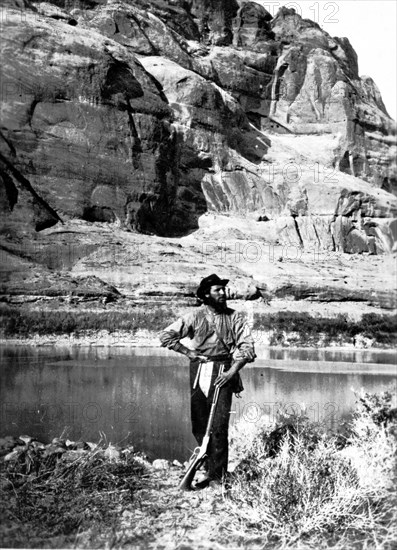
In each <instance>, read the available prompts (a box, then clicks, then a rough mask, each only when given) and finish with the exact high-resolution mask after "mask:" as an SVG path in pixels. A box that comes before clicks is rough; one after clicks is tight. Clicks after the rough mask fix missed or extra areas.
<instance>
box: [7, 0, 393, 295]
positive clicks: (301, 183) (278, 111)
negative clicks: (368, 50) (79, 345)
mask: <svg viewBox="0 0 397 550" xmlns="http://www.w3.org/2000/svg"><path fill="white" fill-rule="evenodd" d="M4 9H5V15H6V16H5V17H3V29H2V31H3V32H2V46H1V55H2V61H3V65H2V74H1V80H2V83H3V84H2V125H1V135H0V138H1V139H0V143H1V149H0V155H1V156H0V169H1V179H0V193H1V208H2V235H3V246H4V249H5V250H6V251H7V254H11V257H14V258H15V255H21V253H20V251H21V247H22V248H24V251H25V252H24V258H25V259H27V260H31V261H35V262H36V264H37V265H44V266H46V267H47V268H48V267H50V268H53V267H55V269H57V268H59V266H60V265H62V267H64V268H65V267H67V269H73V268H75V269H76V270H77V271H78V272H79V268H78V266H77V264H76V262H75V263H73V262H68V260H67V259H65V258H63V259H62V261H61V263H60V264H59V262H58V263H57V262H55V264H54V262H52V260H51V258H52V257H53V253H54V247H55V248H57V247H58V245H59V244H60V243H59V242H57V240H56V235H58V234H60V233H62V234H65V231H66V232H67V231H69V230H68V229H67V228H68V227H69V226H70V223H71V222H73V220H83V221H85V222H89V223H94V224H98V223H102V224H111V225H110V226H109V227H112V226H113V227H118V228H119V229H120V230H125V231H132V232H134V233H145V234H148V235H157V236H162V237H177V236H179V237H181V236H183V235H189V234H190V233H192V231H194V230H197V229H198V227H199V226H202V223H200V221H199V220H200V219H201V218H202V216H203V215H204V214H205V213H210V214H215V215H219V214H220V215H222V216H223V217H222V218H221V219H222V220H223V221H222V223H224V220H225V218H224V216H227V217H228V218H229V220H231V222H232V226H233V225H235V226H239V227H241V223H243V227H245V228H246V230H245V234H244V238H245V239H249V238H250V236H252V235H254V238H256V239H258V240H260V241H261V242H264V243H269V244H272V245H275V246H278V245H293V246H296V247H299V248H301V249H306V250H308V249H311V248H313V247H316V248H318V249H321V250H327V251H337V252H338V251H339V252H347V253H363V252H364V253H370V254H379V253H384V252H386V253H389V252H390V251H391V250H392V249H393V245H394V242H395V239H396V229H397V222H396V220H395V219H394V218H395V216H396V212H397V200H396V197H395V193H396V171H397V168H396V160H395V154H396V138H395V135H396V126H395V123H394V121H393V120H391V118H390V117H389V115H388V114H387V112H386V109H385V107H384V105H383V102H382V99H381V95H380V93H379V90H378V89H377V87H376V85H375V83H374V82H373V81H372V80H371V78H370V77H361V78H360V77H359V75H358V66H357V55H356V53H355V51H354V49H353V47H352V46H351V44H350V43H349V41H348V39H347V38H333V37H331V36H329V35H328V34H327V33H326V32H324V31H323V30H322V29H321V28H320V27H319V26H318V25H317V24H316V23H314V22H312V21H309V20H304V19H302V18H301V17H300V16H299V15H297V14H296V13H295V12H294V10H292V9H286V8H281V9H280V10H279V12H278V13H277V15H276V16H275V17H274V18H272V17H271V16H270V14H269V13H267V12H266V10H265V9H264V8H263V7H262V6H260V5H259V4H256V3H254V2H244V1H241V2H237V1H235V0H172V1H171V0H170V1H168V2H166V1H164V0H134V1H119V0H115V1H110V0H109V1H106V0H103V1H95V0H90V1H83V0H81V1H79V2H78V3H76V2H74V3H73V4H72V2H69V0H57V1H54V2H52V3H45V2H41V3H38V2H34V3H28V2H26V1H23V0H7V3H6V7H5V8H4ZM208 219H212V218H208ZM233 220H235V223H234V222H233ZM242 220H243V222H242ZM244 220H246V223H245V222H244ZM215 223H216V224H219V223H220V222H219V218H218V221H217V222H215ZM222 223H221V224H220V225H219V227H220V226H221V225H222ZM244 223H245V226H244ZM62 224H66V225H65V231H62ZM112 224H113V225H112ZM226 225H230V224H229V222H227V224H226ZM84 227H85V228H87V227H89V224H88V225H84ZM106 227H108V226H106ZM219 227H217V226H215V227H214V228H213V229H214V230H216V229H218V228H219ZM49 228H54V229H55V228H59V229H56V230H55V231H51V230H50V229H49ZM247 228H251V229H247ZM251 230H252V231H251ZM49 231H50V232H49ZM250 231H251V233H250ZM105 233H107V230H106V231H105ZM70 234H71V235H73V237H72V238H73V239H75V233H73V231H71V233H70ZM199 234H200V232H198V235H199ZM82 235H83V236H82V237H81V243H80V244H81V247H80V248H81V249H83V248H84V246H83V245H84V243H88V242H89V243H90V245H91V248H89V249H87V248H86V249H84V250H85V251H84V252H82V254H83V256H84V258H85V259H86V260H87V262H88V263H89V262H90V261H91V260H90V257H91V256H90V254H91V253H92V252H93V251H95V243H93V242H92V240H91V239H90V236H89V235H88V233H87V232H86V230H84V231H83V234H82ZM54 236H55V237H54ZM121 238H123V237H121ZM153 238H155V237H153ZM206 238H207V239H208V238H211V236H210V235H209V234H208V232H207V234H206ZM73 246H74V247H75V250H77V249H78V248H79V242H76V241H75V240H74V241H73ZM97 246H99V243H98V245H97ZM58 252H59V250H58ZM78 260H79V261H80V260H81V257H80V256H79V257H78ZM95 262H96V264H95V265H96V267H97V269H98V270H99V271H100V269H99V268H100V265H99V264H100V261H99V264H98V259H96V260H95ZM95 262H94V263H95ZM9 263H10V265H11V264H12V260H10V262H9ZM160 263H161V262H160ZM120 269H123V268H122V267H121V268H120ZM79 273H80V272H79ZM95 273H97V272H96V271H95V270H94V271H93V273H90V274H95ZM113 275H114V274H113ZM9 277H10V275H9V274H8V278H9ZM105 280H106V281H107V282H110V283H112V284H113V283H114V282H115V280H114V277H113V278H112V277H107V278H106V277H105ZM6 283H7V281H6ZM7 284H8V283H7ZM7 284H6V285H5V288H7ZM121 287H122V284H121Z"/></svg>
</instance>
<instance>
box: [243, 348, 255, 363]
mask: <svg viewBox="0 0 397 550" xmlns="http://www.w3.org/2000/svg"><path fill="white" fill-rule="evenodd" d="M244 354H245V356H246V358H247V361H248V362H249V363H252V361H253V360H254V359H255V357H256V353H255V352H254V350H253V349H247V350H244Z"/></svg>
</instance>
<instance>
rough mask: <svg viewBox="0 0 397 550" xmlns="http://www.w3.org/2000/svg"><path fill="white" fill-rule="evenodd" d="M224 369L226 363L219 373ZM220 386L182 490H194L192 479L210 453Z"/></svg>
mask: <svg viewBox="0 0 397 550" xmlns="http://www.w3.org/2000/svg"><path fill="white" fill-rule="evenodd" d="M223 370H224V365H221V366H220V368H219V374H222V373H223ZM219 391H220V388H219V387H218V386H217V387H216V388H215V391H214V397H213V399H212V404H211V411H210V415H209V417H208V423H207V429H206V431H205V435H204V437H203V441H202V443H201V446H200V447H196V448H195V449H194V451H193V454H192V456H191V458H190V461H189V465H188V468H187V470H186V473H185V475H184V476H183V478H182V481H181V482H180V484H179V485H178V489H181V490H182V491H191V490H192V481H193V479H194V476H195V475H196V472H197V470H198V469H199V468H200V466H201V465H202V463H203V462H204V460H205V459H206V458H207V456H208V454H207V451H208V445H209V442H210V436H211V430H212V424H213V423H214V416H215V409H216V406H217V404H218V398H219Z"/></svg>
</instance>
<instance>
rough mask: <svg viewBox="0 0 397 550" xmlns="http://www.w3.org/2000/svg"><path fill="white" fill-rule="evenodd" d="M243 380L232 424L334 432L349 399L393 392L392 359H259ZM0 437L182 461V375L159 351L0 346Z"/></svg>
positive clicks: (324, 354)
mask: <svg viewBox="0 0 397 550" xmlns="http://www.w3.org/2000/svg"><path fill="white" fill-rule="evenodd" d="M258 356H259V357H258V359H257V360H256V361H255V363H254V364H253V365H247V366H246V367H245V368H244V369H243V371H242V373H241V374H242V378H243V383H244V386H245V391H244V392H243V393H242V398H241V399H234V401H233V408H232V409H233V410H232V415H231V423H232V424H233V423H234V422H237V421H240V420H243V421H245V422H249V423H253V422H257V421H259V420H261V421H266V422H271V421H272V420H273V419H274V418H275V417H276V415H277V413H278V412H279V411H280V410H282V411H283V412H300V411H303V410H306V414H307V415H308V416H309V417H310V418H311V419H313V420H316V421H318V420H319V421H324V422H326V424H327V426H329V427H330V428H331V429H336V428H337V427H338V425H339V424H340V423H341V421H342V420H343V419H345V418H346V417H347V416H348V415H349V414H350V412H351V410H352V408H353V407H354V404H355V401H356V396H355V393H354V391H355V392H360V391H362V390H364V391H367V392H375V391H383V390H386V389H388V390H391V391H393V392H395V391H396V374H397V367H396V360H397V356H396V353H395V352H392V351H379V352H373V351H371V352H370V351H337V350H335V351H332V350H328V351H327V350H308V349H267V350H259V352H258ZM0 361H1V371H0V372H1V386H0V397H1V426H0V435H1V436H4V435H15V436H18V435H25V434H26V435H31V436H35V437H37V438H38V439H39V440H41V441H43V442H48V441H50V440H51V439H52V438H53V437H60V436H63V437H68V438H69V439H72V440H85V441H93V442H97V441H99V440H101V439H102V440H105V441H108V442H111V443H114V444H121V445H127V444H128V445H131V444H132V445H134V447H135V449H136V450H141V451H144V452H145V453H146V454H147V455H148V456H149V458H152V459H153V458H167V459H175V458H176V459H178V460H186V459H187V458H188V456H189V455H190V452H191V450H192V449H193V448H194V446H195V442H194V439H193V437H192V435H191V433H190V411H189V406H190V405H189V369H188V361H187V359H186V358H184V357H183V356H180V355H178V354H175V353H173V352H170V351H168V350H164V349H159V348H135V349H128V348H121V347H120V348H114V347H112V348H105V347H102V348H101V347H81V346H70V347H33V346H0Z"/></svg>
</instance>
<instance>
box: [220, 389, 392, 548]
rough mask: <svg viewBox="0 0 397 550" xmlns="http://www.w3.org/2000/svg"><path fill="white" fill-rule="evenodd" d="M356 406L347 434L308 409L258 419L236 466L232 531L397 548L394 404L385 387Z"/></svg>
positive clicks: (273, 541)
mask: <svg viewBox="0 0 397 550" xmlns="http://www.w3.org/2000/svg"><path fill="white" fill-rule="evenodd" d="M359 407H360V408H359V411H358V412H357V413H356V414H355V416H354V419H353V421H352V423H351V425H350V430H349V433H348V434H347V436H346V437H345V438H344V439H343V440H342V439H341V438H340V437H338V436H337V434H329V433H326V431H325V429H324V430H323V429H322V427H321V426H320V425H316V424H312V423H310V422H309V421H308V419H307V418H306V417H305V416H300V417H290V418H289V419H287V421H285V419H284V420H283V421H282V422H281V423H279V424H278V425H276V426H275V427H274V426H273V427H269V426H258V427H257V431H256V434H255V435H254V436H253V437H251V441H250V442H249V443H248V445H247V448H246V449H245V450H243V453H242V454H243V458H242V459H241V460H240V463H239V464H238V466H237V468H236V470H235V472H234V474H233V483H232V486H231V488H230V490H229V498H228V515H229V531H230V534H231V535H233V536H234V537H237V538H238V537H239V536H240V542H243V543H244V544H249V543H250V541H251V542H252V540H255V541H257V542H258V541H260V542H261V543H262V544H263V546H262V548H272V549H273V548H295V547H297V546H296V544H298V541H299V548H328V547H332V548H338V549H343V550H348V549H353V548H379V549H382V550H389V549H390V550H391V549H392V548H395V546H393V545H394V544H395V541H396V540H397V528H396V520H397V510H396V504H397V496H396V481H397V480H396V472H397V429H396V427H397V414H396V413H397V411H396V409H392V407H391V395H390V393H387V392H386V393H384V394H382V395H380V396H377V397H374V396H370V395H366V394H365V395H364V396H362V397H361V398H360V400H359ZM237 439H238V437H237ZM342 441H343V443H341V442H342ZM240 447H241V442H240ZM241 452H242V448H240V453H241ZM248 533H249V536H248ZM239 534H240V535H239Z"/></svg>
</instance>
